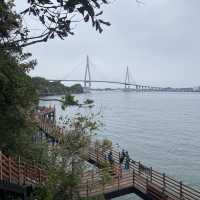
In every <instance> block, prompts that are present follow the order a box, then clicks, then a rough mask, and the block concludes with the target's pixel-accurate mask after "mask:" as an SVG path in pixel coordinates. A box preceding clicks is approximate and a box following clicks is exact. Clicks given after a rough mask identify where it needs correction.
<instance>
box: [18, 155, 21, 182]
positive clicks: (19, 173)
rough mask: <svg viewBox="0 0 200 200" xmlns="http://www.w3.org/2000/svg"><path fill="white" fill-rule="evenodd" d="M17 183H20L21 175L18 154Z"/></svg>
mask: <svg viewBox="0 0 200 200" xmlns="http://www.w3.org/2000/svg"><path fill="white" fill-rule="evenodd" d="M18 176H19V177H18V183H19V184H20V176H21V160H20V156H19V157H18Z"/></svg>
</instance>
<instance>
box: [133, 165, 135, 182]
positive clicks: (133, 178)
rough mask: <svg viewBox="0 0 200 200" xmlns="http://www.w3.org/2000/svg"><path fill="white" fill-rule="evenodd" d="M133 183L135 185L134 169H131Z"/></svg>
mask: <svg viewBox="0 0 200 200" xmlns="http://www.w3.org/2000/svg"><path fill="white" fill-rule="evenodd" d="M133 185H135V170H134V169H133Z"/></svg>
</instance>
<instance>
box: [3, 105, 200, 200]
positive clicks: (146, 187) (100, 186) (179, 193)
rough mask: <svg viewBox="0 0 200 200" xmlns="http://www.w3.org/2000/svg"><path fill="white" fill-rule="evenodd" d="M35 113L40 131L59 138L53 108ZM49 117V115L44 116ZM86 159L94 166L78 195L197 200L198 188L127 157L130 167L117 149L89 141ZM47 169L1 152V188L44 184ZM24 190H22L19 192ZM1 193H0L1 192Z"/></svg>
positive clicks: (199, 198)
mask: <svg viewBox="0 0 200 200" xmlns="http://www.w3.org/2000/svg"><path fill="white" fill-rule="evenodd" d="M46 110H47V113H45V111H42V112H40V113H37V114H35V115H34V117H35V121H36V122H38V126H39V127H40V129H41V130H43V131H44V132H45V134H46V135H49V136H50V137H51V138H53V137H56V140H57V141H60V140H62V137H63V129H61V128H59V127H58V126H56V125H55V119H54V118H55V114H52V112H55V109H54V108H49V109H46ZM45 116H48V117H45ZM110 151H111V152H112V156H113V159H114V164H113V165H110V167H109V168H108V171H109V174H110V175H109V178H108V179H109V180H105V176H104V175H103V168H102V163H104V162H108V161H107V160H106V158H107V156H108V154H109V153H110ZM87 152H88V156H87V159H86V161H87V162H89V163H91V164H92V165H94V166H95V167H94V169H93V170H89V171H86V172H84V173H83V174H82V178H81V183H80V185H79V191H80V196H81V197H83V198H84V197H93V196H98V195H102V194H103V195H104V197H105V198H106V199H111V198H114V197H118V196H122V195H125V194H129V193H135V194H137V195H138V196H140V197H141V198H143V199H151V200H200V190H195V189H193V188H191V187H189V186H186V185H185V184H183V183H182V182H181V181H177V180H175V179H174V178H171V177H169V176H167V175H166V174H163V173H160V172H158V171H155V170H153V169H152V168H150V167H147V166H145V165H143V164H142V163H140V162H137V161H134V160H132V159H130V166H129V169H124V164H122V165H120V163H119V157H120V156H119V152H117V151H116V150H115V149H104V148H102V147H101V146H99V145H95V144H93V143H92V144H91V146H90V147H89V149H88V151H87ZM47 177H48V174H47V172H46V170H45V169H44V168H43V167H42V166H39V165H35V164H34V162H30V161H27V160H22V159H21V158H19V157H18V158H13V157H10V156H6V155H4V154H3V153H1V152H0V191H1V190H4V189H5V188H7V189H8V190H9V191H13V192H19V193H20V192H21V191H20V187H18V186H22V187H24V186H34V185H38V184H43V183H45V180H46V178H47ZM22 192H23V191H22ZM0 196H1V195H0Z"/></svg>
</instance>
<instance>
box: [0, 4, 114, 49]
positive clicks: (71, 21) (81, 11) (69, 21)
mask: <svg viewBox="0 0 200 200" xmlns="http://www.w3.org/2000/svg"><path fill="white" fill-rule="evenodd" d="M0 4H2V5H0V7H1V12H2V15H1V17H0V22H1V23H3V24H5V26H4V27H3V29H2V30H0V34H1V32H2V34H1V37H2V40H1V41H0V42H1V46H2V48H5V49H9V48H13V47H17V48H20V47H26V46H29V45H32V44H35V43H39V42H47V41H48V40H49V39H54V38H55V37H59V38H60V39H64V38H66V37H68V36H69V35H73V34H74V28H73V26H74V25H75V24H77V23H79V22H89V21H91V22H92V26H93V27H95V29H96V30H97V31H99V33H102V31H103V29H102V25H107V26H109V25H110V23H109V22H106V21H104V20H103V19H101V18H100V16H101V15H102V14H103V11H102V6H103V5H105V4H108V1H107V0H56V1H54V0H28V4H29V7H28V8H26V9H25V10H24V11H22V12H21V15H19V14H17V13H16V12H14V11H12V8H13V6H14V4H13V1H9V2H8V3H5V2H4V0H3V3H0ZM24 15H31V16H34V17H35V18H36V19H37V20H38V22H40V24H41V27H42V30H41V32H39V33H38V35H36V36H35V35H34V36H33V35H32V33H31V31H30V30H29V29H28V28H27V27H24V26H23V20H22V16H23V17H24ZM7 23H8V25H6V24H7Z"/></svg>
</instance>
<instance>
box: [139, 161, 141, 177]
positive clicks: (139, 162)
mask: <svg viewBox="0 0 200 200" xmlns="http://www.w3.org/2000/svg"><path fill="white" fill-rule="evenodd" d="M138 164H139V175H140V165H141V164H140V161H139V163H138Z"/></svg>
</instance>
